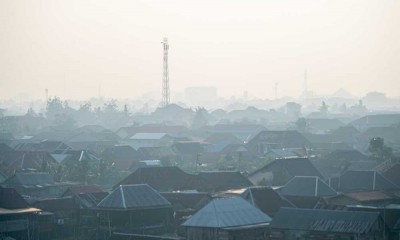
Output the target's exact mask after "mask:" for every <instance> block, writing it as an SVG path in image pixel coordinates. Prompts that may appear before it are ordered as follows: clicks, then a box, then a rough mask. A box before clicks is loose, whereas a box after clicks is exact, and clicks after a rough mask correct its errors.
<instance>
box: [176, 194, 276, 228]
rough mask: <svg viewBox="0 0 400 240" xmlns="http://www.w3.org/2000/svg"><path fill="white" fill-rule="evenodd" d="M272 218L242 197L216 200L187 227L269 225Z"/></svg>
mask: <svg viewBox="0 0 400 240" xmlns="http://www.w3.org/2000/svg"><path fill="white" fill-rule="evenodd" d="M270 221H271V218H270V217H269V216H268V215H266V214H265V213H263V212H262V211H261V210H259V209H258V208H256V207H254V206H252V205H251V204H250V203H248V202H247V201H246V200H244V199H243V198H241V197H236V198H221V199H214V200H213V201H211V202H210V203H208V204H207V205H206V206H205V207H203V208H202V209H200V210H199V211H198V212H197V213H196V214H195V215H193V216H192V217H191V218H190V219H189V220H187V221H186V222H184V223H183V224H182V226H185V227H209V228H228V227H241V226H247V225H257V224H262V223H269V222H270Z"/></svg>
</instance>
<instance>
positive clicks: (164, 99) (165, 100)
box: [161, 38, 169, 107]
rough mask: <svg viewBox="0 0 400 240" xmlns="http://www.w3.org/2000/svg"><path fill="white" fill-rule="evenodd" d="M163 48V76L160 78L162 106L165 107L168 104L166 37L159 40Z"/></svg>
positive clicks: (167, 47) (167, 45)
mask: <svg viewBox="0 0 400 240" xmlns="http://www.w3.org/2000/svg"><path fill="white" fill-rule="evenodd" d="M161 44H162V45H163V48H164V58H163V60H164V61H163V78H162V103H161V104H162V106H163V107H165V106H167V105H168V104H169V71H168V49H169V44H168V39H167V38H164V40H163V41H162V42H161Z"/></svg>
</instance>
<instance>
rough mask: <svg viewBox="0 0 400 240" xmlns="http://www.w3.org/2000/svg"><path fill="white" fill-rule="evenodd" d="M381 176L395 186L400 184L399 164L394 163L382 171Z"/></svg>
mask: <svg viewBox="0 0 400 240" xmlns="http://www.w3.org/2000/svg"><path fill="white" fill-rule="evenodd" d="M383 176H384V177H385V178H386V179H388V180H389V181H391V182H392V183H394V184H396V185H397V186H400V164H399V163H397V164H394V165H393V166H392V167H391V168H389V169H388V170H386V171H385V172H384V173H383Z"/></svg>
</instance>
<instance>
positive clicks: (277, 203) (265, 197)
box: [240, 187, 296, 217]
mask: <svg viewBox="0 0 400 240" xmlns="http://www.w3.org/2000/svg"><path fill="white" fill-rule="evenodd" d="M240 196H241V197H242V198H243V199H245V200H247V201H248V202H249V203H250V204H251V205H253V206H254V207H256V208H258V209H260V210H261V211H262V212H263V213H265V214H267V215H268V216H271V217H274V215H275V213H276V212H278V210H279V208H281V207H296V206H295V205H294V204H293V203H291V202H290V201H289V200H288V199H286V198H285V197H284V196H282V195H281V194H280V193H279V192H278V191H275V190H274V189H272V188H270V187H249V188H247V189H246V191H244V192H243V193H242V194H240Z"/></svg>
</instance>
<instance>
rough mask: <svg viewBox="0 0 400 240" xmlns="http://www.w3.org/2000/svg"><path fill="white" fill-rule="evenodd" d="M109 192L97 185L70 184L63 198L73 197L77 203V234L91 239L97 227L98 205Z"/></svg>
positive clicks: (75, 203)
mask: <svg viewBox="0 0 400 240" xmlns="http://www.w3.org/2000/svg"><path fill="white" fill-rule="evenodd" d="M106 196H108V192H104V191H102V190H101V189H100V188H99V187H98V186H96V185H81V186H70V187H69V188H68V190H67V191H65V193H64V194H63V195H62V198H68V197H69V198H72V199H73V200H74V205H75V211H76V212H75V213H76V215H75V216H76V219H75V222H76V227H75V228H74V229H73V230H74V232H75V234H76V235H77V236H80V237H81V238H82V239H89V238H90V237H91V236H93V234H94V232H95V230H96V229H97V224H98V217H97V214H96V211H95V209H96V207H97V205H98V204H99V203H100V201H101V200H103V199H104V198H105V197H106Z"/></svg>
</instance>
